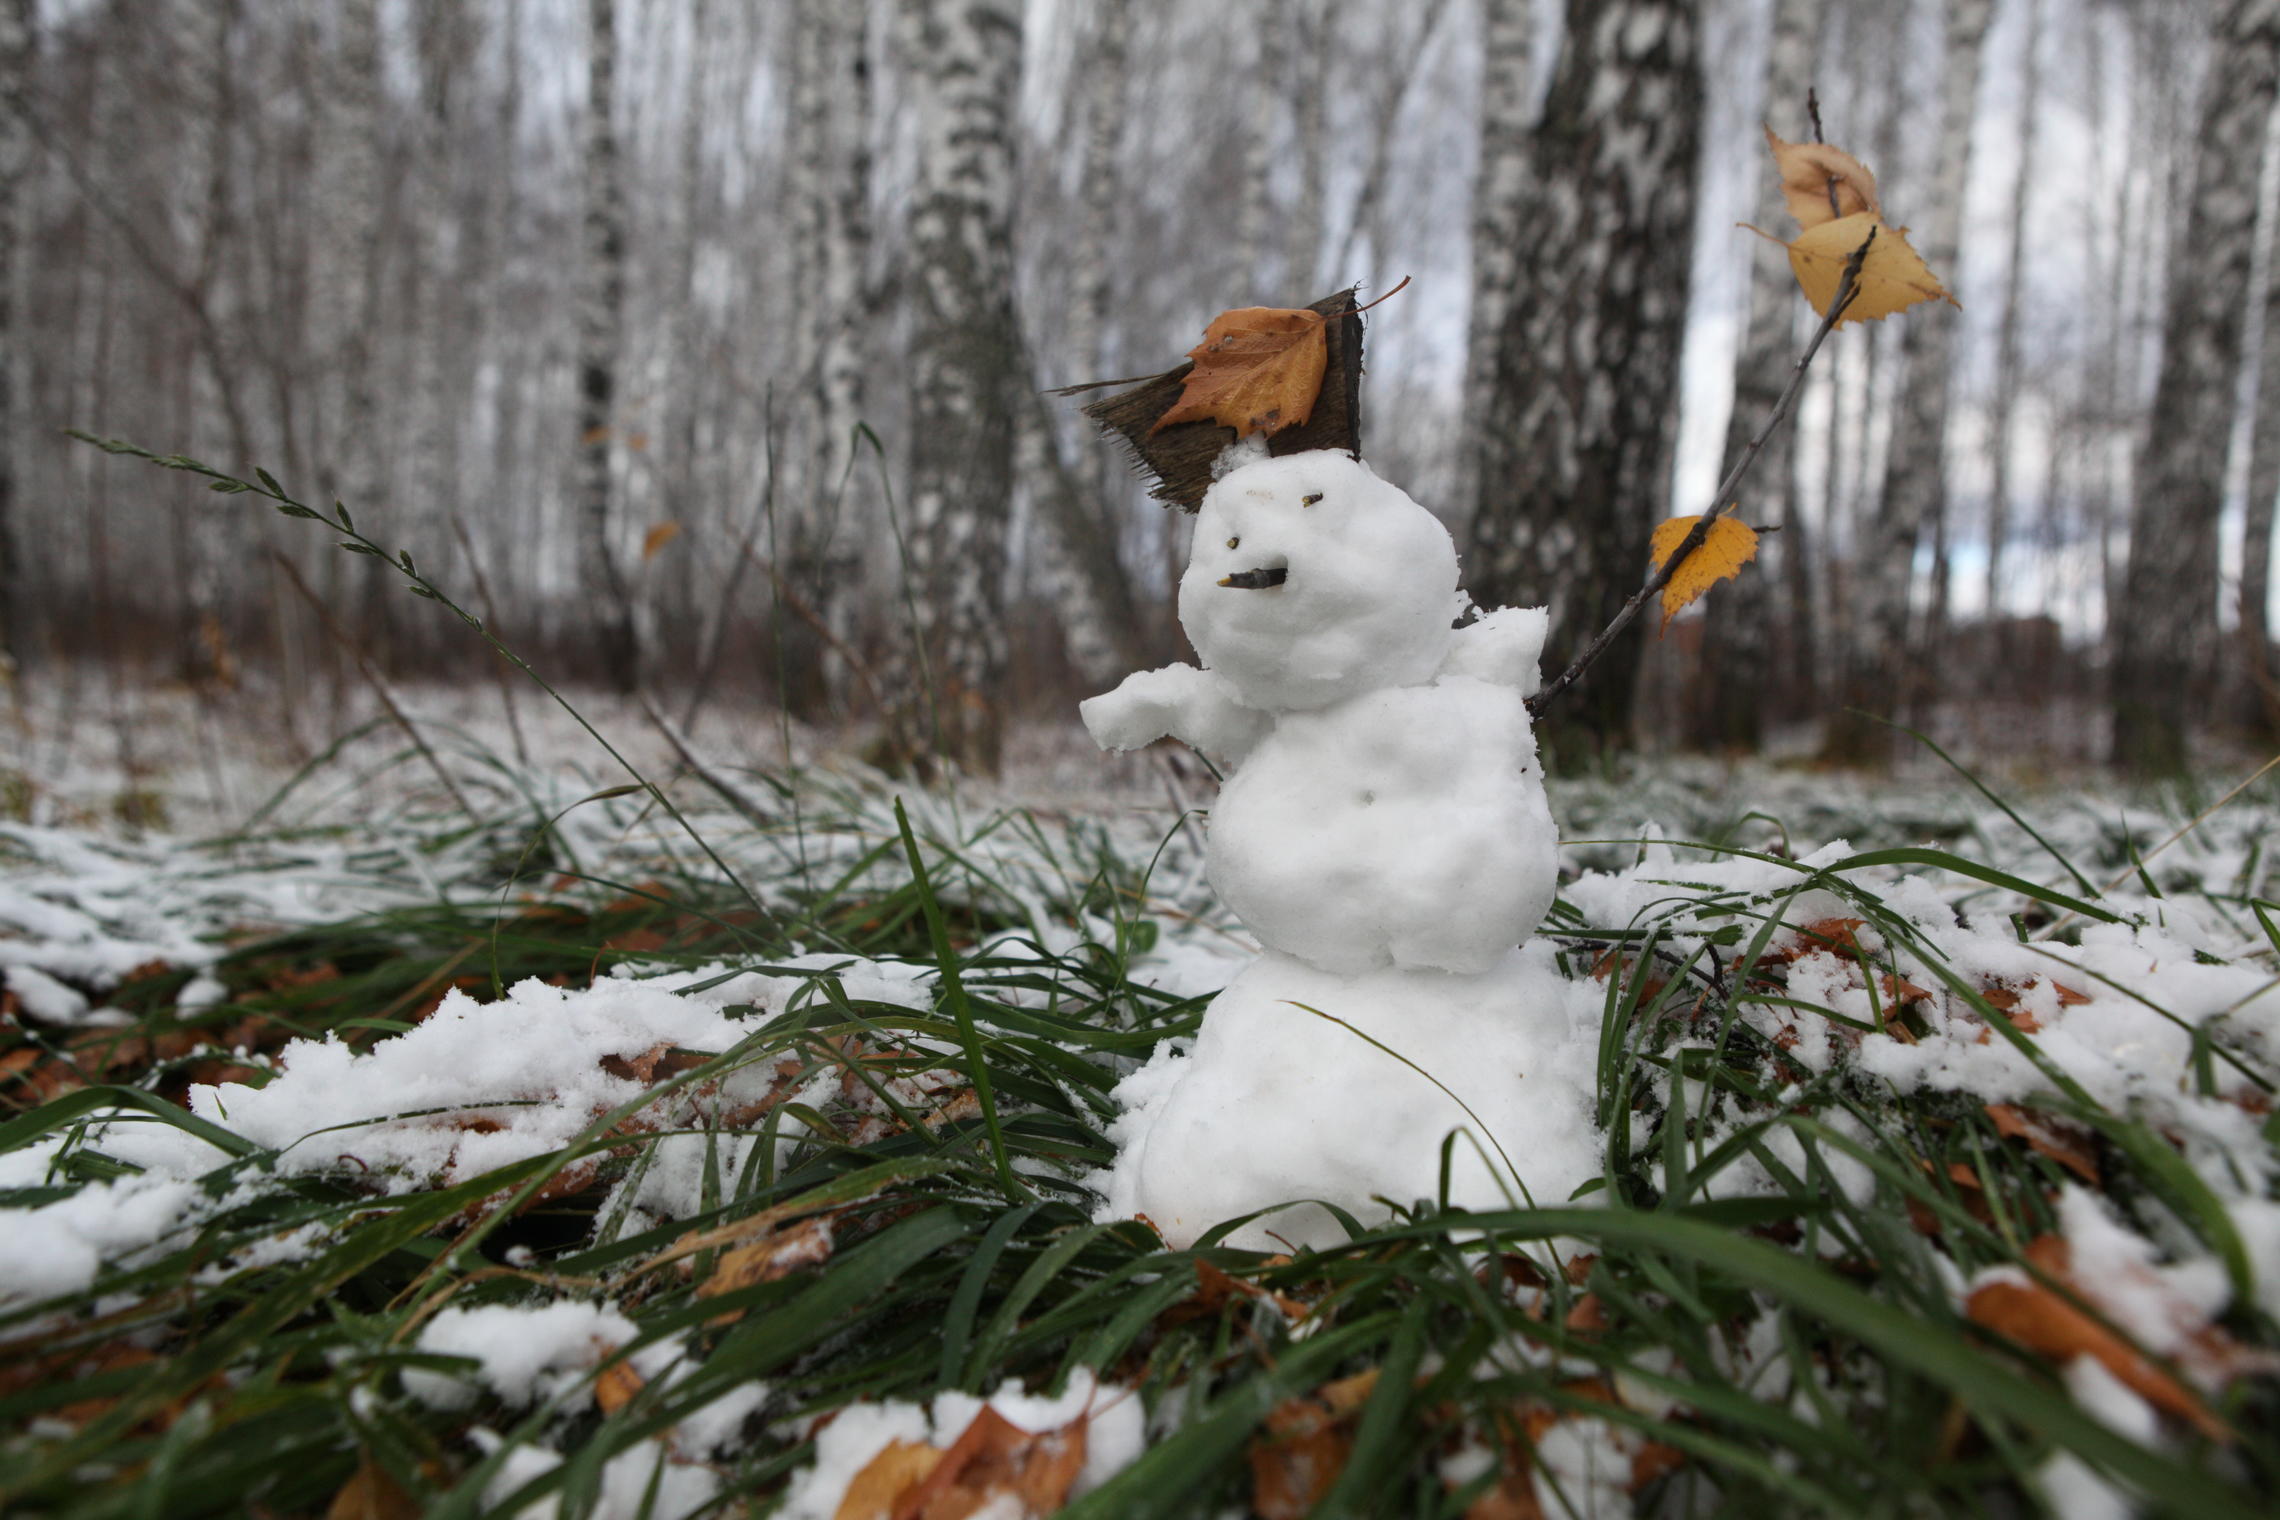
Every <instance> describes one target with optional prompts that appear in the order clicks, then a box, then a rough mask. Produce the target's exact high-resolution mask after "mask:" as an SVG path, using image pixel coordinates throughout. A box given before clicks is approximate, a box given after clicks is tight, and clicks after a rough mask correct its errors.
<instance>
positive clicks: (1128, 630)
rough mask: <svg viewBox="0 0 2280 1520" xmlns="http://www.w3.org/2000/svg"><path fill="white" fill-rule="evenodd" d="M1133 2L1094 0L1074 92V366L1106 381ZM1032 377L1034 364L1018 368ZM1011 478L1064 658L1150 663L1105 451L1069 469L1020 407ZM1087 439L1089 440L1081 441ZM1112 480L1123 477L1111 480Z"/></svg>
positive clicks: (1049, 437) (1049, 429) (1038, 409)
mask: <svg viewBox="0 0 2280 1520" xmlns="http://www.w3.org/2000/svg"><path fill="white" fill-rule="evenodd" d="M1132 11H1133V6H1132V0H1096V3H1095V4H1094V5H1093V6H1092V7H1091V10H1090V17H1091V25H1090V27H1089V29H1088V30H1087V32H1086V34H1085V40H1084V44H1083V52H1082V55H1081V58H1082V62H1081V64H1080V66H1079V68H1078V71H1077V74H1076V80H1077V83H1076V94H1077V95H1078V98H1079V99H1080V101H1081V102H1082V105H1081V107H1080V110H1079V130H1080V131H1081V132H1082V133H1083V151H1084V159H1083V165H1084V168H1083V173H1082V174H1081V175H1080V176H1079V178H1078V187H1079V192H1078V206H1077V216H1078V221H1077V228H1076V237H1075V239H1074V242H1073V247H1072V248H1071V250H1070V264H1071V266H1072V269H1073V271H1074V284H1075V291H1074V294H1075V297H1076V299H1075V302H1074V307H1073V310H1072V312H1071V314H1070V322H1069V328H1068V335H1069V336H1068V345H1067V346H1068V358H1069V363H1070V365H1071V367H1072V368H1073V369H1074V370H1076V371H1077V372H1079V373H1082V374H1084V375H1088V376H1091V375H1111V374H1115V373H1116V371H1115V370H1114V369H1112V368H1110V367H1109V360H1108V353H1107V332H1108V320H1109V313H1110V311H1111V310H1112V302H1113V298H1114V295H1115V284H1114V278H1115V269H1116V265H1117V258H1116V253H1115V250H1114V249H1113V247H1112V246H1111V245H1112V243H1113V234H1114V231H1115V227H1116V213H1117V208H1118V206H1119V205H1120V204H1121V203H1122V200H1123V198H1124V197H1123V195H1122V193H1121V192H1122V190H1123V188H1124V187H1123V184H1122V181H1121V179H1120V178H1119V176H1118V174H1117V161H1118V152H1117V150H1118V147H1119V145H1120V143H1121V142H1122V140H1123V137H1124V123H1125V116H1126V105H1127V96H1128V93H1129V91H1128V87H1127V80H1126V73H1127V70H1128V68H1129V66H1130V58H1131V46H1132ZM1025 367H1026V368H1028V369H1029V370H1030V372H1031V374H1032V376H1034V374H1035V370H1036V367H1035V365H1034V363H1032V364H1029V365H1027V366H1025ZM1017 404H1020V405H1021V406H1022V411H1021V414H1020V421H1019V426H1020V436H1019V447H1020V458H1019V461H1018V468H1019V474H1020V477H1021V479H1022V480H1023V482H1024V483H1025V484H1026V485H1027V487H1028V491H1029V495H1030V499H1031V501H1033V502H1034V503H1035V505H1036V521H1037V522H1038V524H1039V525H1040V527H1041V529H1042V531H1041V532H1040V533H1039V534H1038V543H1037V548H1038V554H1039V559H1040V561H1041V564H1040V574H1039V577H1038V579H1039V582H1040V587H1041V590H1042V593H1043V595H1044V597H1045V599H1046V601H1047V603H1048V605H1050V606H1051V607H1052V608H1053V609H1054V611H1055V613H1056V614H1057V615H1058V616H1059V618H1060V622H1061V628H1062V632H1063V635H1064V638H1065V640H1066V642H1067V645H1068V653H1069V663H1070V664H1071V665H1073V666H1074V667H1075V668H1076V671H1077V673H1078V674H1079V675H1080V676H1082V677H1083V678H1084V679H1085V680H1087V681H1099V680H1103V679H1105V678H1106V677H1108V676H1109V675H1110V674H1112V673H1113V672H1115V671H1117V670H1120V669H1130V668H1131V667H1132V666H1134V665H1138V664H1145V663H1147V657H1146V655H1145V653H1144V651H1145V650H1146V648H1147V647H1148V644H1149V642H1150V640H1149V639H1148V638H1147V636H1146V630H1144V629H1143V628H1142V627H1140V617H1139V612H1138V608H1137V606H1136V603H1135V598H1134V597H1133V594H1132V587H1131V581H1130V578H1129V577H1128V576H1127V575H1126V573H1125V570H1124V564H1123V560H1122V557H1121V555H1120V554H1119V553H1118V533H1117V508H1118V506H1119V505H1120V500H1119V497H1118V496H1117V495H1116V494H1114V493H1113V488H1112V489H1111V490H1109V491H1100V490H1096V489H1095V488H1094V485H1095V483H1099V482H1110V481H1118V480H1119V477H1120V476H1121V475H1122V472H1121V471H1117V472H1116V473H1115V474H1111V473H1110V471H1111V469H1112V468H1113V466H1114V461H1113V459H1112V458H1111V457H1110V456H1109V455H1108V453H1107V451H1106V450H1101V449H1097V448H1095V449H1088V455H1089V457H1091V458H1092V459H1094V460H1097V461H1099V462H1100V464H1101V466H1102V468H1100V469H1099V470H1097V471H1087V470H1084V469H1076V468H1071V467H1070V466H1069V464H1068V463H1067V461H1066V460H1065V459H1064V457H1063V455H1062V453H1061V446H1060V439H1059V437H1058V435H1057V433H1056V431H1055V428H1054V419H1053V417H1052V415H1051V414H1050V412H1049V411H1048V410H1047V408H1046V407H1045V405H1044V404H1043V403H1042V402H1038V401H1035V400H1031V401H1027V402H1024V403H1017ZM1089 442H1090V440H1088V444H1089ZM1119 483H1120V482H1119Z"/></svg>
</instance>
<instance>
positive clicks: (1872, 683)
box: [1823, 0, 1994, 763]
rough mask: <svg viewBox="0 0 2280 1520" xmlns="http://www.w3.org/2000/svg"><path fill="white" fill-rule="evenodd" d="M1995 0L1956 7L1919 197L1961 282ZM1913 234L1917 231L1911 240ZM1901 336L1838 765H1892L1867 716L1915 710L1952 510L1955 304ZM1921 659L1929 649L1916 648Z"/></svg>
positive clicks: (1931, 249)
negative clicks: (1913, 686)
mask: <svg viewBox="0 0 2280 1520" xmlns="http://www.w3.org/2000/svg"><path fill="white" fill-rule="evenodd" d="M1993 12H1994V0H1949V3H1948V11H1947V43H1946V59H1945V61H1944V63H1943V64H1942V68H1941V84H1940V126H1939V146H1938V150H1937V152H1936V154H1935V155H1934V161H1933V169H1932V179H1931V183H1930V184H1929V185H1927V186H1926V187H1925V189H1924V194H1923V195H1922V196H1920V197H1912V198H1911V199H1912V200H1914V201H1915V203H1916V204H1920V205H1922V206H1923V207H1924V208H1925V210H1924V212H1923V213H1922V214H1921V215H1919V216H1916V217H1914V218H1913V219H1914V221H1915V222H1916V224H1917V225H1918V226H1920V227H1921V229H1922V236H1921V238H1920V239H1915V246H1916V251H1917V252H1918V253H1920V254H1922V255H1923V256H1924V261H1925V262H1926V263H1927V264H1929V265H1930V266H1931V267H1932V268H1933V269H1935V270H1941V271H1946V272H1948V273H1949V274H1950V275H1951V276H1952V273H1953V271H1954V269H1955V267H1956V248H1957V244H1958V241H1959V240H1960V238H1961V236H1962V230H1963V195H1964V188H1965V186H1966V185H1967V184H1968V183H1969V180H1970V174H1971V143H1972V120H1973V116H1974V105H1975V103H1976V102H1977V100H1978V96H1979V69H1980V60H1981V56H1982V54H1983V52H1984V50H1985V43H1986V40H1987V24H1988V20H1989V18H1990V17H1991V15H1992V14H1993ZM1911 236H1912V238H1913V234H1911ZM1909 315H1910V317H1911V319H1912V320H1910V321H1909V322H1908V324H1907V326H1906V327H1905V328H1904V329H1903V331H1902V336H1901V350H1900V352H1901V365H1902V368H1903V370H1904V371H1905V374H1904V375H1903V377H1902V379H1901V382H1900V387H1901V388H1900V403H1899V410H1898V411H1897V412H1896V413H1895V414H1894V417H1893V424H1892V442H1891V447H1890V450H1889V452H1888V453H1887V454H1886V456H1885V472H1884V490H1883V492H1882V494H1881V495H1880V496H1879V498H1878V500H1877V504H1876V515H1875V517H1874V519H1873V520H1872V521H1870V522H1869V523H1868V524H1866V525H1865V527H1864V529H1863V531H1862V532H1861V534H1860V536H1859V538H1858V539H1857V540H1856V542H1855V544H1854V547H1853V555H1852V564H1853V583H1852V595H1853V607H1854V613H1853V616H1852V617H1851V619H1849V626H1850V628H1851V630H1852V637H1851V638H1850V639H1849V640H1848V642H1847V646H1846V654H1845V668H1844V672H1843V676H1842V679H1841V680H1840V682H1839V687H1838V700H1837V702H1836V703H1835V704H1834V706H1835V708H1836V709H1837V711H1836V712H1835V713H1834V714H1833V715H1832V716H1831V718H1830V719H1829V724H1828V729H1827V732H1826V734H1825V736H1824V740H1823V752H1824V753H1825V754H1826V755H1827V756H1828V757H1829V758H1830V759H1834V760H1844V761H1854V762H1872V763H1873V762H1882V761H1886V760H1888V759H1889V758H1890V756H1891V730H1890V729H1888V728H1886V727H1885V726H1884V725H1882V724H1880V723H1877V722H1874V721H1873V720H1871V719H1868V718H1864V717H1859V716H1854V715H1853V714H1857V713H1883V714H1892V713H1896V712H1898V711H1900V710H1901V708H1902V707H1903V706H1904V705H1905V704H1906V701H1907V698H1908V695H1909V689H1910V683H1911V679H1912V672H1914V671H1915V670H1916V669H1917V662H1916V661H1915V660H1914V659H1912V658H1911V653H1910V651H1911V647H1912V646H1911V644H1910V632H1911V624H1910V617H1909V602H1910V597H1911V593H1912V591H1913V588H1914V580H1915V565H1916V545H1917V543H1918V541H1919V540H1920V539H1921V538H1922V537H1924V536H1925V535H1926V534H1927V533H1930V534H1932V535H1934V537H1935V540H1936V541H1938V540H1937V535H1938V534H1939V532H1940V525H1941V524H1942V523H1943V522H1944V520H1945V514H1946V510H1947V506H1946V502H1947V471H1946V463H1945V459H1946V450H1947V419H1948V372H1949V370H1950V369H1951V368H1952V367H1953V366H1952V362H1951V360H1952V355H1953V352H1954V346H1955V317H1954V314H1953V313H1952V312H1950V311H1948V310H1946V309H1945V308H1941V309H1936V310H1935V309H1930V308H1927V309H1925V310H1921V311H1916V312H1911V313H1910V314H1909ZM1914 647H1915V648H1916V650H1917V652H1918V653H1920V652H1921V645H1920V644H1918V645H1917V646H1914Z"/></svg>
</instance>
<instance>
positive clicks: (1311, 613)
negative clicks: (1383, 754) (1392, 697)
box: [1180, 449, 1464, 710]
mask: <svg viewBox="0 0 2280 1520" xmlns="http://www.w3.org/2000/svg"><path fill="white" fill-rule="evenodd" d="M1463 609H1464V597H1463V595H1462V594H1461V593H1460V592H1459V591H1458V590H1457V551H1456V546H1455V545H1454V544H1453V543H1451V542H1450V540H1449V532H1448V529H1446V528H1444V527H1442V526H1441V524H1440V523H1439V522H1438V521H1437V520H1435V518H1434V516H1433V514H1432V513H1430V512H1428V511H1426V510H1425V509H1424V508H1423V507H1421V506H1419V505H1418V504H1417V503H1416V502H1414V501H1411V500H1410V499H1409V497H1408V496H1407V495H1406V494H1405V493H1404V492H1402V491H1401V490H1400V489H1399V488H1398V487H1396V486H1391V485H1388V484H1386V483H1385V482H1384V481H1382V480H1380V479H1378V478H1377V476H1376V475H1374V474H1372V473H1371V472H1370V469H1369V467H1368V466H1367V465H1365V464H1363V463H1361V462H1360V461H1359V460H1357V459H1355V458H1354V457H1353V456H1352V455H1350V454H1348V453H1345V452H1344V451H1343V450H1337V449H1318V450H1314V451H1311V452H1308V453H1301V454H1287V455H1284V456H1283V457H1281V458H1279V459H1265V460H1260V461H1258V462H1257V463H1254V464H1247V465H1244V466H1242V467H1241V468H1239V469H1236V470H1234V471H1231V472H1230V473H1228V474H1227V475H1226V476H1224V477H1223V478H1222V479H1221V480H1220V481H1219V482H1218V483H1217V484H1215V485H1214V486H1212V488H1211V490H1210V492H1209V494H1207V495H1206V496H1205V497H1204V498H1203V507H1202V509H1201V511H1200V512H1199V514H1198V515H1197V517H1196V525H1195V548H1194V550H1193V551H1192V552H1191V554H1190V556H1189V559H1188V568H1187V574H1186V575H1184V576H1182V577H1181V578H1180V624H1181V626H1182V627H1184V628H1186V629H1187V633H1188V637H1189V638H1190V639H1192V640H1193V641H1194V642H1195V647H1196V652H1197V653H1199V654H1201V655H1202V656H1203V662H1204V664H1205V665H1207V666H1209V667H1210V668H1211V669H1212V670H1214V671H1216V672H1217V673H1218V674H1219V676H1220V677H1221V678H1222V679H1223V680H1225V681H1227V682H1228V683H1229V684H1230V685H1231V686H1233V687H1234V689H1235V693H1236V695H1237V696H1238V697H1240V698H1241V699H1242V700H1243V701H1244V702H1245V703H1247V704H1249V705H1250V706H1252V707H1257V708H1264V709H1268V710H1305V709H1309V708H1317V707H1327V706H1329V705H1330V704H1331V703H1333V702H1341V701H1344V700H1345V699H1346V698H1348V697H1353V696H1358V695H1360V694H1361V693H1363V692H1365V691H1375V690H1377V689H1378V688H1380V687H1386V686H1416V685H1420V684H1422V683H1424V682H1426V681H1429V680H1431V679H1432V677H1433V673H1434V672H1435V671H1436V670H1437V669H1438V668H1439V667H1440V664H1441V660H1442V657H1443V656H1444V655H1446V654H1447V653H1448V649H1449V640H1450V628H1451V625H1452V624H1453V623H1454V622H1455V620H1456V618H1457V615H1458V614H1459V613H1460V612H1461V611H1462V610H1463Z"/></svg>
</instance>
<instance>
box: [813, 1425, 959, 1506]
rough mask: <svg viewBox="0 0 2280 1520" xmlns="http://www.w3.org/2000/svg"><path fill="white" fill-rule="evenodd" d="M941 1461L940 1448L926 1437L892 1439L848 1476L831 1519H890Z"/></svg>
mask: <svg viewBox="0 0 2280 1520" xmlns="http://www.w3.org/2000/svg"><path fill="white" fill-rule="evenodd" d="M941 1461H942V1453H941V1451H940V1450H939V1449H938V1448H936V1447H932V1446H929V1445H927V1444H926V1443H925V1442H924V1441H889V1442H888V1443H887V1444H886V1446H885V1448H884V1449H882V1450H881V1451H880V1452H879V1454H878V1455H877V1456H875V1457H873V1458H872V1459H871V1460H870V1461H869V1462H867V1463H865V1464H864V1465H863V1468H862V1470H861V1471H860V1472H858V1473H856V1474H855V1476H854V1477H853V1478H852V1479H850V1480H849V1482H848V1484H847V1492H846V1493H845V1494H844V1495H842V1496H841V1497H840V1500H839V1508H838V1509H836V1510H834V1511H832V1520H890V1517H891V1516H893V1514H894V1513H895V1506H897V1505H898V1504H900V1503H902V1500H903V1496H904V1495H905V1494H908V1493H909V1492H910V1491H911V1490H912V1489H914V1488H916V1487H918V1485H919V1484H921V1483H923V1482H925V1481H926V1479H927V1475H928V1474H930V1473H932V1472H933V1471H934V1469H935V1467H936V1465H937V1464H939V1463H940V1462H941Z"/></svg>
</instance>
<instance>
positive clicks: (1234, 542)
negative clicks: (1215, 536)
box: [1227, 538, 1243, 549]
mask: <svg viewBox="0 0 2280 1520" xmlns="http://www.w3.org/2000/svg"><path fill="white" fill-rule="evenodd" d="M1242 542H1243V540H1241V539H1239V538H1231V539H1229V540H1227V547H1228V548H1230V549H1233V548H1237V547H1240V546H1241V544H1242Z"/></svg>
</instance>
